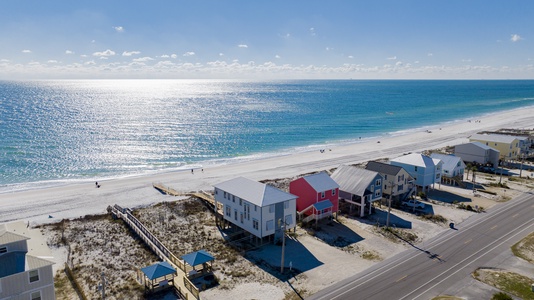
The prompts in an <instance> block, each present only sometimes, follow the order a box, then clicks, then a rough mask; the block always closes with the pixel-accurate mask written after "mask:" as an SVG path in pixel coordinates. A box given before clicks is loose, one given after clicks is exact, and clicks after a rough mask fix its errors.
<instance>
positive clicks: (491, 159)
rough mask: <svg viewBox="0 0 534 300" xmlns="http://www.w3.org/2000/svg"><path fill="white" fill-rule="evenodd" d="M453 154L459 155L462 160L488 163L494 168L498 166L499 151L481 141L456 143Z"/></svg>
mask: <svg viewBox="0 0 534 300" xmlns="http://www.w3.org/2000/svg"><path fill="white" fill-rule="evenodd" d="M454 155H456V156H458V157H460V158H461V159H462V160H463V161H464V162H468V163H473V164H475V165H488V164H489V165H491V166H492V167H494V168H497V167H498V166H499V157H500V151H499V150H496V149H493V148H491V147H490V146H487V145H486V144H482V143H481V142H471V143H465V144H460V145H456V146H454Z"/></svg>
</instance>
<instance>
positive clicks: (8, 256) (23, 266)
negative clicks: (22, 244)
mask: <svg viewBox="0 0 534 300" xmlns="http://www.w3.org/2000/svg"><path fill="white" fill-rule="evenodd" d="M53 264H54V263H53V262H51V261H48V260H46V259H42V258H39V257H35V256H31V255H27V254H26V252H23V251H13V252H8V253H5V254H2V255H0V265H1V266H2V268H0V278H2V277H5V276H11V275H14V274H17V273H21V272H25V271H29V270H35V269H39V268H42V267H46V266H51V265H53Z"/></svg>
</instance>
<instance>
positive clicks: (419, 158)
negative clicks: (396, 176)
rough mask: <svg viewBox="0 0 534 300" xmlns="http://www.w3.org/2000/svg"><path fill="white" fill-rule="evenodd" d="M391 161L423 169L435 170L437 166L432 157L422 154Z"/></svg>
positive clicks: (409, 155) (412, 154) (400, 157)
mask: <svg viewBox="0 0 534 300" xmlns="http://www.w3.org/2000/svg"><path fill="white" fill-rule="evenodd" d="M391 161H392V162H396V163H401V164H406V165H411V166H417V167H423V168H433V167H434V166H435V162H434V160H433V159H432V158H431V157H429V156H426V155H423V154H421V153H411V154H408V155H404V156H399V157H397V158H394V159H392V160H391Z"/></svg>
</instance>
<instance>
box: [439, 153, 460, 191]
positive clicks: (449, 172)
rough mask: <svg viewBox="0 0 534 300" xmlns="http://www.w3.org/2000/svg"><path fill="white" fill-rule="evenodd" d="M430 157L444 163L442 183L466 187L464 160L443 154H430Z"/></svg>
mask: <svg viewBox="0 0 534 300" xmlns="http://www.w3.org/2000/svg"><path fill="white" fill-rule="evenodd" d="M430 157H432V158H433V159H439V160H441V161H442V162H443V166H442V172H441V182H442V183H445V184H448V185H456V186H461V187H464V183H463V181H464V171H465V163H464V162H463V160H462V158H460V157H458V156H455V155H450V154H441V153H432V154H430Z"/></svg>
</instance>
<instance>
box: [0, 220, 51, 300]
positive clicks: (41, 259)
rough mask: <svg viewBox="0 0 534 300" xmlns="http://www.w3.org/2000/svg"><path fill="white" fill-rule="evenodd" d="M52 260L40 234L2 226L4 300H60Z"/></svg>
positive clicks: (20, 225) (0, 255) (0, 258)
mask: <svg viewBox="0 0 534 300" xmlns="http://www.w3.org/2000/svg"><path fill="white" fill-rule="evenodd" d="M28 244H29V245H28ZM50 258H51V256H50V249H48V246H47V245H46V241H45V240H44V238H42V236H41V235H40V231H39V230H31V229H28V228H27V226H26V225H25V224H24V223H23V222H15V223H8V224H0V299H28V300H37V299H56V296H55V292H54V274H53V272H52V265H53V264H54V262H52V261H50V260H49V259H50Z"/></svg>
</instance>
